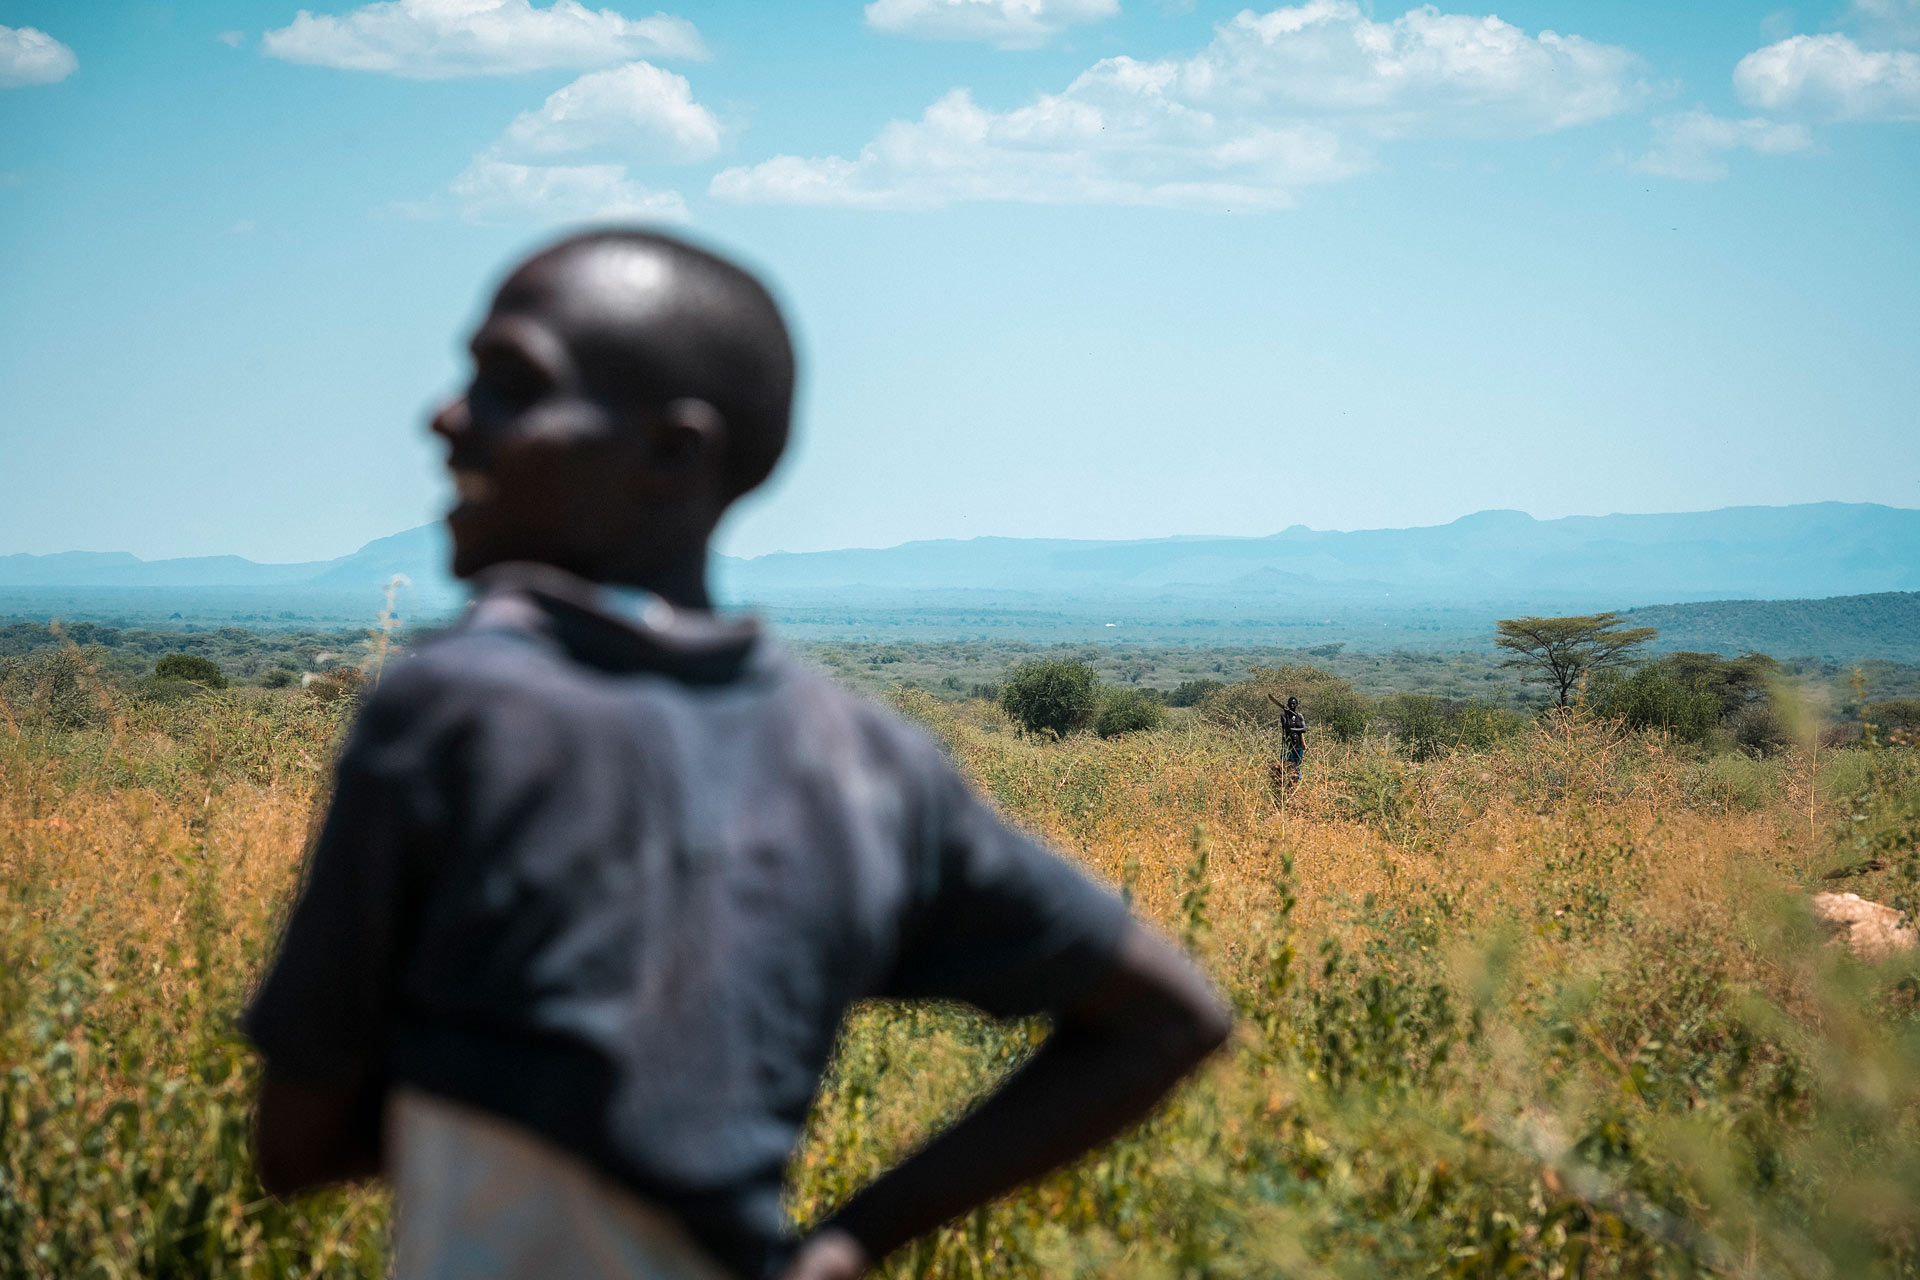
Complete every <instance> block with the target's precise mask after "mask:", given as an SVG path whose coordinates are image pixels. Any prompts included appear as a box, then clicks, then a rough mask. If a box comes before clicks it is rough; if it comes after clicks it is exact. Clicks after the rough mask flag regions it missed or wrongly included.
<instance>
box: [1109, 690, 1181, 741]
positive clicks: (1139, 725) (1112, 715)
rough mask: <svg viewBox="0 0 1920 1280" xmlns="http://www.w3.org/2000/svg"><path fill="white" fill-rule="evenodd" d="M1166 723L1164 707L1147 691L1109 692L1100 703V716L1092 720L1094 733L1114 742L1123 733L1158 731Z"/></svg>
mask: <svg viewBox="0 0 1920 1280" xmlns="http://www.w3.org/2000/svg"><path fill="white" fill-rule="evenodd" d="M1166 722H1167V710H1166V707H1165V706H1164V705H1163V704H1162V703H1161V701H1160V699H1158V698H1156V697H1154V696H1153V694H1151V693H1149V692H1148V691H1146V690H1144V689H1109V690H1108V691H1107V695H1106V697H1104V698H1102V699H1101V700H1100V713H1099V714H1098V715H1097V716H1095V717H1094V721H1093V731H1094V732H1095V733H1097V734H1099V735H1100V736H1101V737H1103V738H1117V737H1119V736H1120V735H1121V734H1123V733H1137V732H1139V731H1141V730H1143V729H1158V728H1159V727H1160V726H1161V725H1163V724H1165V723H1166Z"/></svg>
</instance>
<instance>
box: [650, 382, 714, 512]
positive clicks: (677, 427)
mask: <svg viewBox="0 0 1920 1280" xmlns="http://www.w3.org/2000/svg"><path fill="white" fill-rule="evenodd" d="M641 438H642V439H643V440H644V441H645V457H644V462H645V472H646V474H647V476H648V478H649V479H651V480H655V481H658V482H660V483H662V484H663V485H665V486H670V487H672V488H673V489H675V490H677V491H680V492H685V491H686V490H687V489H688V487H689V486H690V485H698V484H701V483H702V482H707V483H712V484H715V485H717V484H719V483H720V478H721V472H722V471H723V470H724V469H725V465H726V453H727V420H726V418H724V417H723V416H721V413H720V411H719V410H718V409H716V408H714V407H713V406H712V405H711V404H708V403H707V402H706V401H705V400H699V399H694V398H692V397H686V398H682V399H679V400H673V401H669V402H668V403H667V405H666V407H665V408H663V409H661V410H660V412H659V413H658V415H657V416H655V417H654V418H653V419H652V421H650V422H649V423H648V424H647V429H646V430H645V431H644V432H642V433H641Z"/></svg>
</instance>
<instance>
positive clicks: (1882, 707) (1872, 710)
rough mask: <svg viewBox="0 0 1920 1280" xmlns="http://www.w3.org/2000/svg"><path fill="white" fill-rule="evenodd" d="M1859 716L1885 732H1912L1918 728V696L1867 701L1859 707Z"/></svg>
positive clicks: (1919, 710)
mask: <svg viewBox="0 0 1920 1280" xmlns="http://www.w3.org/2000/svg"><path fill="white" fill-rule="evenodd" d="M1860 718H1861V719H1863V720H1865V721H1866V722H1867V723H1869V724H1873V725H1878V726H1879V727H1880V729H1881V730H1882V731H1883V732H1886V733H1899V732H1903V731H1904V732H1907V733H1912V732H1915V731H1916V730H1920V698H1895V699H1892V700H1890V701H1887V702H1874V703H1869V704H1868V705H1867V706H1865V707H1862V708H1861V709H1860Z"/></svg>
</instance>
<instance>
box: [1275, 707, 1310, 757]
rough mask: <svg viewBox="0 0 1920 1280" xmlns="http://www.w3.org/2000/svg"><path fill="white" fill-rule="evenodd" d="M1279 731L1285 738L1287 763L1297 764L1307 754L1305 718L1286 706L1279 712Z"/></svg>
mask: <svg viewBox="0 0 1920 1280" xmlns="http://www.w3.org/2000/svg"><path fill="white" fill-rule="evenodd" d="M1280 732H1281V733H1283V734H1285V735H1286V739H1287V763H1288V764H1291V765H1297V764H1299V763H1300V761H1301V760H1302V759H1304V758H1305V756H1306V754H1307V718H1306V717H1305V716H1303V715H1301V714H1300V713H1299V712H1298V711H1295V710H1294V709H1293V708H1292V707H1288V708H1286V709H1284V710H1283V711H1281V712H1280Z"/></svg>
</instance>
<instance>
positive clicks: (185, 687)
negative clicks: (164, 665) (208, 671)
mask: <svg viewBox="0 0 1920 1280" xmlns="http://www.w3.org/2000/svg"><path fill="white" fill-rule="evenodd" d="M133 692H134V696H135V697H136V698H138V699H139V700H140V701H142V702H152V703H157V704H159V705H161V706H174V705H176V704H178V703H182V702H192V701H193V700H194V699H195V698H204V697H205V696H206V695H207V686H205V685H203V684H200V683H198V682H197V681H193V680H180V679H176V678H174V677H172V676H148V677H147V678H146V679H145V680H142V681H141V682H140V683H139V684H137V685H135V686H134V690H133Z"/></svg>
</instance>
